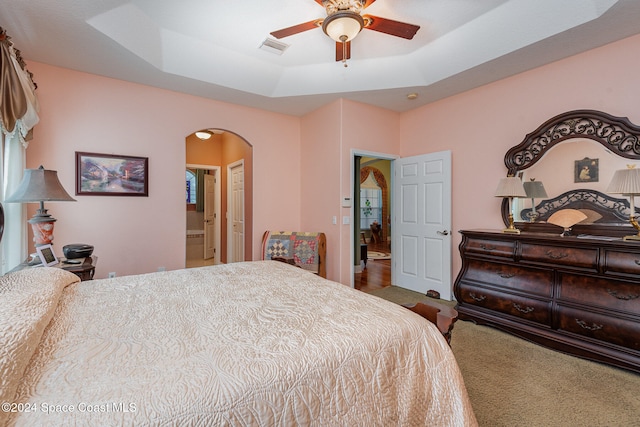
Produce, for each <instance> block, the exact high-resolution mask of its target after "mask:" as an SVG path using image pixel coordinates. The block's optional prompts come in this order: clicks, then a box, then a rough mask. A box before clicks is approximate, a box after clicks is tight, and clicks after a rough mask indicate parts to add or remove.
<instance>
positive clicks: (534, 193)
mask: <svg viewBox="0 0 640 427" xmlns="http://www.w3.org/2000/svg"><path fill="white" fill-rule="evenodd" d="M523 186H524V192H525V193H527V197H528V198H530V199H531V213H530V214H529V222H535V220H536V219H537V218H538V212H536V202H535V199H541V198H542V199H544V198H546V197H548V196H547V192H546V191H545V189H544V185H542V181H536V179H535V178H531V179H530V180H529V181H528V182H524V183H523Z"/></svg>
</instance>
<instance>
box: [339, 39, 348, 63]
mask: <svg viewBox="0 0 640 427" xmlns="http://www.w3.org/2000/svg"><path fill="white" fill-rule="evenodd" d="M340 40H341V41H342V64H343V65H344V67H345V68H346V67H348V66H349V65H348V64H347V36H344V35H343V36H340Z"/></svg>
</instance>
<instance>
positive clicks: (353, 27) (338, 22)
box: [322, 11, 364, 43]
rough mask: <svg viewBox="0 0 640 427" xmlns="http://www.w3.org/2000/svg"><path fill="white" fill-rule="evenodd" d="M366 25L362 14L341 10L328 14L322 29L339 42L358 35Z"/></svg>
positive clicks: (349, 39)
mask: <svg viewBox="0 0 640 427" xmlns="http://www.w3.org/2000/svg"><path fill="white" fill-rule="evenodd" d="M363 26H364V19H362V16H360V14H358V13H355V12H351V11H341V12H337V13H334V14H333V15H330V16H328V17H327V18H326V19H325V20H324V22H323V23H322V30H323V31H324V32H325V33H326V34H327V35H328V36H329V37H331V38H332V39H333V40H335V41H337V42H342V43H344V42H348V41H351V40H353V39H354V38H355V36H357V35H358V33H359V32H360V30H362V27H363Z"/></svg>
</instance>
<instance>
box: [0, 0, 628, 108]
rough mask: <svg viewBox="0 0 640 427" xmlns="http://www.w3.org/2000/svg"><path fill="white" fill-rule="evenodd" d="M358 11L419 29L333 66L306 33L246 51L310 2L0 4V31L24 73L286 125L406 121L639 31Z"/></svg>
mask: <svg viewBox="0 0 640 427" xmlns="http://www.w3.org/2000/svg"><path fill="white" fill-rule="evenodd" d="M364 13H365V14H370V15H374V16H380V17H384V18H389V19H393V20H396V21H402V22H408V23H411V24H416V25H419V26H420V27H421V28H420V30H419V31H418V33H417V34H416V36H415V37H414V38H413V40H405V39H403V38H398V37H393V36H390V35H386V34H382V33H378V32H375V31H371V30H367V29H365V30H363V31H362V32H361V34H359V35H358V36H357V38H356V39H354V41H353V42H352V45H351V49H352V50H351V59H350V60H349V61H348V67H346V68H345V67H343V65H342V63H340V62H336V61H335V43H334V42H333V41H332V40H331V39H329V38H328V36H326V35H325V34H324V33H323V32H322V29H320V28H317V29H313V30H310V31H306V32H304V33H300V34H296V35H293V36H290V37H286V38H283V39H280V40H279V41H281V42H284V43H286V44H288V45H289V47H288V48H287V49H286V50H285V52H284V53H283V54H282V55H277V54H274V53H271V52H267V51H265V50H262V49H260V48H259V47H260V45H261V44H262V42H263V41H264V40H265V39H266V38H267V37H271V36H270V35H269V33H270V32H271V31H274V30H279V29H282V28H285V27H289V26H293V25H296V24H299V23H303V22H307V21H311V20H314V19H318V18H324V17H325V16H326V13H325V10H324V8H323V7H321V6H320V5H319V4H318V3H316V2H315V1H314V0H180V1H176V0H130V1H126V0H28V1H25V0H2V2H1V3H0V26H2V27H3V28H5V29H6V30H7V33H8V34H9V36H10V37H11V38H12V40H13V42H14V44H15V46H16V48H18V49H20V50H21V51H22V55H23V57H24V58H25V59H26V60H27V62H28V61H30V60H32V61H38V62H43V63H47V64H52V65H56V66H61V67H66V68H71V69H75V70H80V71H85V72H89V73H93V74H98V75H103V76H108V77H113V78H117V79H122V80H127V81H132V82H137V83H143V84H147V85H152V86H157V87H162V88H166V89H171V90H175V91H179V92H185V93H189V94H194V95H199V96H203V97H208V98H213V99H217V100H221V101H225V102H230V103H235V104H241V105H247V106H252V107H257V108H262V109H266V110H271V111H275V112H281V113H286V114H293V115H303V114H306V113H308V112H310V111H313V110H314V109H316V108H318V107H320V106H322V105H324V104H326V103H328V102H331V101H332V100H334V99H337V98H340V97H342V98H347V99H352V100H355V101H359V102H364V103H368V104H372V105H376V106H379V107H383V108H387V109H390V110H394V111H398V112H402V111H407V110H410V109H412V108H416V107H418V106H421V105H424V104H426V103H428V102H433V101H435V100H438V99H441V98H444V97H447V96H450V95H453V94H456V93H459V92H462V91H465V90H468V89H471V88H474V87H477V86H480V85H483V84H486V83H489V82H492V81H495V80H498V79H500V78H504V77H507V76H510V75H513V74H516V73H519V72H522V71H525V70H528V69H531V68H535V67H537V66H540V65H543V64H546V63H549V62H552V61H555V60H558V59H561V58H564V57H567V56H570V55H574V54H576V53H579V52H583V51H585V50H588V49H591V48H594V47H598V46H602V45H604V44H607V43H610V42H612V41H615V40H619V39H622V38H625V37H628V36H631V35H634V34H637V33H640V24H638V23H639V22H640V1H638V0H377V1H376V2H375V3H373V4H372V5H371V6H370V7H368V8H367V9H365V12H364ZM637 54H638V53H637V52H632V53H630V55H637ZM612 66H623V65H622V64H612ZM35 80H36V82H37V80H38V77H37V75H36V76H35ZM409 93H416V94H418V97H417V99H414V100H409V99H407V94H409Z"/></svg>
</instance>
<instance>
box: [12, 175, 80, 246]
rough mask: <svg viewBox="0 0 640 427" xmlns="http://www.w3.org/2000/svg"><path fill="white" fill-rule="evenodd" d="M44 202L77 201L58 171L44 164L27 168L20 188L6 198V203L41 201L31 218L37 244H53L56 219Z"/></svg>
mask: <svg viewBox="0 0 640 427" xmlns="http://www.w3.org/2000/svg"><path fill="white" fill-rule="evenodd" d="M44 202H75V199H73V198H72V197H71V196H70V195H69V194H68V193H67V192H66V191H65V189H64V188H63V187H62V184H60V180H59V179H58V172H57V171H53V170H47V169H45V168H44V167H42V166H40V167H39V168H38V169H25V171H24V176H23V177H22V181H21V182H20V185H19V186H18V189H17V190H16V191H15V193H13V194H12V195H11V197H8V198H7V199H6V200H5V203H40V209H38V210H37V211H36V214H35V215H34V216H33V217H32V218H31V219H30V220H29V224H31V228H32V229H33V241H34V242H35V245H36V246H42V245H47V244H51V242H52V241H53V225H54V222H56V219H55V218H53V217H52V216H51V215H49V214H48V213H47V210H46V209H45V208H44Z"/></svg>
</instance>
